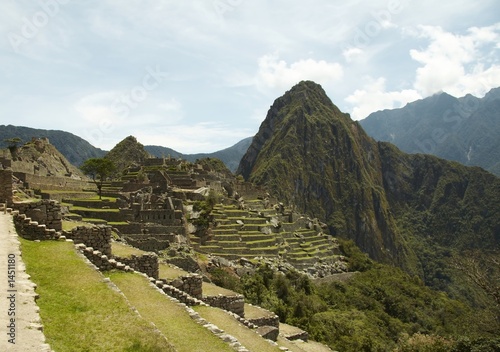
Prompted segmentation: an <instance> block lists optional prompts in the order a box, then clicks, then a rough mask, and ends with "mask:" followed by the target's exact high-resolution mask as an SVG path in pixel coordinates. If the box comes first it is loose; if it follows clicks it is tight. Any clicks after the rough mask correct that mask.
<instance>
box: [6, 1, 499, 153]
mask: <svg viewBox="0 0 500 352" xmlns="http://www.w3.org/2000/svg"><path fill="white" fill-rule="evenodd" d="M0 35H1V36H0V124H13V125H21V126H29V127H34V128H45V129H61V130H65V131H69V132H72V133H74V134H76V135H78V136H80V137H82V138H85V139H87V140H88V141H89V142H90V143H92V144H93V145H95V146H97V147H101V148H104V149H110V148H111V147H113V146H114V145H115V144H116V143H117V142H119V141H120V140H121V139H123V138H124V137H126V136H128V135H134V136H136V137H137V138H138V139H139V141H140V142H142V143H143V144H156V145H163V146H168V147H171V148H174V149H176V150H178V151H180V152H184V153H192V152H201V151H205V152H211V151H215V150H218V149H222V148H225V147H228V146H230V145H232V144H234V143H236V142H238V141H239V140H241V139H242V138H245V137H248V136H252V135H254V134H255V133H256V132H257V130H258V127H259V125H260V123H261V122H262V121H263V120H264V118H265V116H266V113H267V110H268V109H269V106H270V105H271V104H272V103H273V101H274V99H276V98H277V97H279V96H281V95H282V94H283V93H284V92H285V91H287V90H288V89H290V88H291V87H292V86H293V85H294V84H296V83H297V82H299V81H300V80H303V79H309V80H314V81H316V82H318V83H320V84H321V85H322V86H323V88H324V89H325V90H326V92H327V94H328V95H329V97H330V98H331V99H332V101H333V102H334V103H335V104H336V105H337V106H338V107H339V108H340V109H341V110H342V111H345V112H348V113H350V114H351V116H352V118H353V119H356V120H359V119H362V118H365V117H366V116H367V115H368V114H369V113H371V112H373V111H376V110H380V109H384V108H395V107H400V106H403V105H404V104H405V103H407V102H410V101H414V100H416V99H420V98H423V97H427V96H429V95H432V94H434V93H436V92H440V91H446V92H448V93H450V94H452V95H454V96H457V97H458V96H463V95H465V94H467V93H472V94H473V95H476V96H478V97H482V96H483V95H484V94H485V93H486V92H487V91H488V90H489V89H491V88H493V87H498V86H500V55H499V54H500V44H499V43H500V3H499V2H498V0H479V1H470V0H454V1H451V0H443V1H436V0H420V1H417V0H375V1H374V0H372V1H362V0H352V1H346V0H343V1H338V0H309V1H298V0H287V1H285V0H275V1H264V0H183V1H170V0H142V1H139V0H127V1H118V0H88V1H76V0H40V1H33V0H4V1H2V5H1V11H0Z"/></svg>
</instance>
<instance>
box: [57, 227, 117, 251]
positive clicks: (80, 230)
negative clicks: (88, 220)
mask: <svg viewBox="0 0 500 352" xmlns="http://www.w3.org/2000/svg"><path fill="white" fill-rule="evenodd" d="M63 235H64V236H65V237H66V238H70V239H72V240H73V242H75V244H79V243H83V244H85V245H86V246H87V247H92V248H93V249H95V250H98V251H100V252H102V254H104V255H107V256H108V257H111V226H106V225H95V226H92V227H87V226H77V227H75V228H74V229H72V230H71V231H63Z"/></svg>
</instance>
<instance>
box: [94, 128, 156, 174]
mask: <svg viewBox="0 0 500 352" xmlns="http://www.w3.org/2000/svg"><path fill="white" fill-rule="evenodd" d="M104 157H105V158H106V159H109V160H111V161H112V162H113V163H114V164H115V166H116V168H117V171H118V172H119V173H120V172H121V171H123V170H125V169H126V168H127V167H128V166H130V165H134V164H135V165H141V164H143V163H144V160H146V159H147V158H149V157H151V156H150V155H149V153H148V152H146V150H145V149H144V146H143V145H142V144H141V143H139V142H138V141H137V139H136V138H135V137H134V136H128V137H127V138H125V139H123V140H122V141H121V142H119V143H118V144H117V145H115V146H114V147H113V149H111V150H110V151H109V152H108V153H106V155H105V156H104Z"/></svg>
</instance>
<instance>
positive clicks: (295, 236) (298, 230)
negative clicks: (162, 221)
mask: <svg viewBox="0 0 500 352" xmlns="http://www.w3.org/2000/svg"><path fill="white" fill-rule="evenodd" d="M247 204H249V205H248V207H249V208H251V209H252V210H247V209H239V208H238V206H236V205H222V204H219V205H216V206H215V207H214V209H213V211H212V214H211V215H212V216H213V223H214V224H215V225H214V227H213V228H212V229H210V230H209V233H210V232H211V235H209V236H208V240H205V241H202V240H201V239H200V238H197V237H194V236H193V237H191V243H192V244H193V245H194V247H195V249H196V250H198V251H200V252H203V253H208V254H212V255H216V256H220V257H223V258H226V259H231V260H234V259H239V258H242V257H243V258H247V259H252V258H255V257H263V258H278V257H280V258H282V259H286V260H287V261H288V262H290V263H291V264H292V265H294V266H296V267H297V268H304V267H306V266H309V265H311V264H314V263H315V262H317V261H319V260H322V261H332V262H333V261H336V260H337V258H338V256H337V254H338V251H337V245H336V243H335V242H334V241H333V240H332V238H331V237H330V236H328V235H325V234H323V233H322V232H321V229H320V228H319V226H318V225H317V224H314V222H313V221H311V220H309V219H306V218H304V217H298V216H294V215H293V214H292V213H291V212H282V213H279V212H278V211H277V210H276V209H264V208H263V206H262V205H261V204H262V202H260V201H258V200H255V201H250V202H248V203H247Z"/></svg>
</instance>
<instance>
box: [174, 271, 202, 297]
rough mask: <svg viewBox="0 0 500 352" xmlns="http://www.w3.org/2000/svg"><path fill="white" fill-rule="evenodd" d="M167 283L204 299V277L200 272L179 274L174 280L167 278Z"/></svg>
mask: <svg viewBox="0 0 500 352" xmlns="http://www.w3.org/2000/svg"><path fill="white" fill-rule="evenodd" d="M165 281H166V284H168V285H171V286H173V287H175V288H177V289H179V290H181V291H184V292H186V293H187V294H189V295H190V296H192V297H194V298H197V299H202V297H203V289H202V285H203V277H202V276H201V275H198V274H189V275H184V276H179V277H178V278H176V279H174V280H165Z"/></svg>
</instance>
